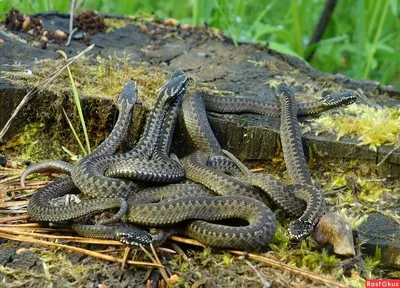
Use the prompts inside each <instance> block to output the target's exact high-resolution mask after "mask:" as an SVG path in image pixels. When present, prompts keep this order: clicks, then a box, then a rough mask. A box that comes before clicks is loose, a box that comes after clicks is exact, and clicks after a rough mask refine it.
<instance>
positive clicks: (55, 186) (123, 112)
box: [21, 81, 137, 224]
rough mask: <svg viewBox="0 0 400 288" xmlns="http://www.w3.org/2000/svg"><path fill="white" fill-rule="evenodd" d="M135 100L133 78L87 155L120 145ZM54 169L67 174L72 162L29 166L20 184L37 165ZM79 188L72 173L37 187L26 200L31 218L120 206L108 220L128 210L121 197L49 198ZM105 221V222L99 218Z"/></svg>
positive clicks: (53, 217)
mask: <svg viewBox="0 0 400 288" xmlns="http://www.w3.org/2000/svg"><path fill="white" fill-rule="evenodd" d="M136 100H137V87H136V84H135V83H134V82H132V81H131V82H128V83H126V84H125V85H124V88H123V90H122V93H121V95H120V97H119V99H118V108H119V110H120V113H119V116H118V120H117V122H116V125H115V126H114V129H113V130H112V131H111V133H110V135H109V136H108V137H107V139H106V140H105V141H103V142H102V143H101V144H100V145H99V146H98V147H97V148H96V149H95V150H94V151H93V152H92V153H91V154H89V156H87V158H86V159H90V158H95V157H97V156H98V155H101V154H112V153H113V152H114V151H115V150H116V149H117V146H118V145H119V141H120V140H119V139H121V140H122V138H123V137H124V136H125V134H126V132H127V130H128V126H129V123H130V121H131V115H132V110H133V108H134V105H135V103H136ZM49 168H50V169H55V168H59V169H61V170H62V171H64V172H65V173H66V174H71V171H72V170H73V168H74V166H73V165H71V164H68V163H66V162H62V161H45V162H42V163H39V164H38V165H36V166H35V167H29V168H28V169H27V170H25V172H24V173H23V174H22V176H21V184H22V185H21V186H23V184H24V180H25V177H26V175H28V174H30V173H32V172H33V171H37V169H49ZM78 193H80V191H79V190H78V189H77V187H76V186H75V184H74V182H73V181H72V179H71V177H65V178H63V179H60V180H57V181H55V182H53V183H50V184H48V185H46V186H45V187H43V188H41V189H39V190H38V191H36V193H35V194H34V195H33V196H32V198H31V199H30V200H29V202H28V207H27V210H28V213H29V215H30V217H31V218H32V219H33V220H37V221H49V222H62V221H67V220H70V219H74V218H77V217H80V216H84V215H87V214H90V213H93V212H98V211H102V210H105V209H110V208H117V207H119V208H120V211H119V212H118V213H117V214H116V215H115V217H112V218H111V220H109V222H113V221H115V220H116V219H117V218H120V217H122V215H123V214H124V213H125V212H126V210H127V204H126V201H125V200H124V199H123V198H120V197H114V198H108V199H100V198H96V199H88V200H85V201H82V202H80V203H73V204H71V205H68V206H53V205H50V204H49V202H50V200H51V199H54V198H57V197H62V196H64V195H66V194H78ZM101 223H103V224H105V223H107V222H104V221H102V222H101Z"/></svg>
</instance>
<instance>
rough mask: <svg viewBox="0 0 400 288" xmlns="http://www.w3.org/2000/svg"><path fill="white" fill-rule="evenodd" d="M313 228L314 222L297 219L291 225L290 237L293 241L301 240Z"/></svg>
mask: <svg viewBox="0 0 400 288" xmlns="http://www.w3.org/2000/svg"><path fill="white" fill-rule="evenodd" d="M313 230H314V223H312V222H310V221H302V220H299V219H297V220H295V221H293V222H292V223H290V225H289V229H288V232H289V238H290V240H291V241H293V242H299V241H301V240H303V239H304V238H306V237H307V236H308V235H310V234H311V232H312V231H313Z"/></svg>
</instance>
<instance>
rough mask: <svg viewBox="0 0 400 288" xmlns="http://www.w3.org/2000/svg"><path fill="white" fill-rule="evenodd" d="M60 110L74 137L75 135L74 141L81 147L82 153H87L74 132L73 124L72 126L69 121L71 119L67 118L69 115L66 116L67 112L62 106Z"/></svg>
mask: <svg viewBox="0 0 400 288" xmlns="http://www.w3.org/2000/svg"><path fill="white" fill-rule="evenodd" d="M62 111H63V113H64V116H65V118H66V119H67V121H68V125H69V127H70V128H71V131H72V133H73V134H74V137H75V139H76V142H78V145H79V147H80V148H81V150H82V152H83V154H84V155H87V152H86V150H85V147H83V144H82V142H81V140H80V139H79V137H78V134H77V133H76V131H75V128H74V126H73V125H72V123H71V120H69V117H68V115H67V113H66V112H65V110H64V108H62Z"/></svg>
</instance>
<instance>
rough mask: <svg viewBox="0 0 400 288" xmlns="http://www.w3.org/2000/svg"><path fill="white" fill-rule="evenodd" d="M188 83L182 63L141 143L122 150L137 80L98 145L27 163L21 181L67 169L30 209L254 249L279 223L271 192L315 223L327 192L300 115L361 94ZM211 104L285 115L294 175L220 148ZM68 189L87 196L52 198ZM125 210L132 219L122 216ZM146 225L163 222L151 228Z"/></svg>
mask: <svg viewBox="0 0 400 288" xmlns="http://www.w3.org/2000/svg"><path fill="white" fill-rule="evenodd" d="M187 86H188V78H187V76H186V75H185V74H184V72H183V71H180V70H178V71H176V72H174V73H173V75H172V77H171V79H170V80H169V81H168V82H167V83H166V84H165V85H164V86H163V87H161V88H160V90H159V92H158V97H157V101H156V104H155V106H154V108H153V110H152V111H151V112H150V114H149V117H148V119H147V122H146V126H145V128H144V133H143V135H142V137H141V139H140V140H139V143H138V144H137V145H136V146H135V147H134V148H133V149H132V150H131V151H128V152H125V153H122V154H115V152H116V150H117V147H118V146H119V144H120V142H121V141H122V140H123V138H124V137H125V134H126V131H127V129H128V126H129V124H130V122H131V117H132V110H133V108H134V104H135V102H136V98H137V87H136V85H135V83H134V82H128V83H127V84H125V86H124V89H123V91H122V93H121V96H120V97H119V101H118V108H119V111H120V113H119V116H118V120H117V122H116V125H115V126H114V128H113V130H112V132H111V133H110V135H109V136H108V137H107V139H105V140H104V142H103V143H102V144H100V145H99V146H98V147H97V149H95V150H94V151H93V152H92V153H91V154H89V155H88V156H86V157H85V158H83V159H82V160H81V161H80V162H78V163H77V164H76V165H71V164H69V163H66V162H62V161H57V160H54V161H45V162H42V163H39V164H36V165H32V166H31V167H28V168H27V170H26V171H25V172H24V173H23V175H22V177H21V186H23V185H24V180H25V178H26V177H27V176H28V175H29V174H31V173H35V172H38V171H41V170H46V169H51V170H57V171H60V172H63V173H65V174H67V175H68V176H67V177H65V178H62V179H61V180H57V181H55V182H53V183H51V184H49V185H47V186H46V187H44V188H42V189H40V190H38V191H37V192H36V193H35V194H34V196H33V197H32V198H31V200H30V201H29V204H28V213H29V214H30V216H31V218H32V219H34V220H37V221H45V222H63V221H67V220H70V221H71V220H72V221H73V224H72V228H73V229H74V230H75V231H76V232H77V233H78V234H80V235H83V236H86V237H97V238H107V239H118V240H120V241H121V242H123V243H126V244H131V245H138V244H150V243H152V244H154V245H160V244H161V243H163V241H165V239H166V238H167V236H168V235H170V234H175V233H182V234H185V235H187V236H189V237H192V238H194V239H197V240H198V241H200V242H202V243H204V244H206V245H210V246H214V247H221V248H235V249H255V248H258V247H261V246H263V245H265V244H267V243H268V242H270V240H271V238H272V236H273V235H274V233H275V230H276V218H275V215H274V214H273V212H272V211H271V210H270V208H269V207H268V206H267V203H269V202H270V201H271V200H272V201H273V202H275V203H276V204H277V205H278V206H279V207H281V208H282V209H283V210H284V211H285V212H287V213H288V214H289V215H290V216H293V217H296V218H297V219H296V220H294V221H293V222H291V223H290V225H289V235H290V237H291V238H292V239H293V240H300V239H303V238H304V237H306V236H307V235H309V234H310V233H312V231H313V229H314V226H315V224H316V222H317V221H318V219H319V217H320V216H321V215H322V214H323V213H324V209H325V206H324V198H323V194H322V192H321V190H320V189H319V188H318V187H316V186H315V185H314V184H313V182H312V179H311V176H310V174H309V172H308V169H307V166H306V161H305V157H304V151H303V148H302V145H301V134H300V129H299V125H298V122H297V116H298V115H299V116H309V115H315V114H319V113H321V112H323V111H326V110H329V109H332V108H336V107H339V106H343V105H348V104H351V103H353V102H354V101H355V99H356V97H355V96H354V94H352V93H350V92H344V93H339V94H330V95H328V96H326V97H324V98H323V99H321V100H318V101H315V102H311V103H296V101H295V100H294V97H293V94H292V93H291V91H290V89H289V88H288V87H286V86H284V85H281V86H279V87H278V88H277V99H278V103H267V102H264V101H260V100H257V99H253V98H248V97H229V96H212V95H207V94H204V93H195V94H193V95H188V94H185V93H186V90H187ZM180 110H182V111H183V119H184V124H185V127H186V129H187V132H188V134H189V137H190V139H191V141H192V142H193V143H194V144H195V147H196V151H194V152H193V153H192V154H189V155H187V156H185V157H183V158H181V159H178V157H177V156H175V155H173V154H169V153H170V152H169V151H170V146H171V143H172V138H173V133H174V130H175V125H176V121H177V118H178V113H179V111H180ZM206 111H213V112H218V113H256V114H262V115H267V116H270V117H280V118H281V129H280V130H281V141H282V147H283V152H284V157H285V163H286V167H287V170H288V174H289V176H290V177H291V178H292V179H293V183H292V184H291V185H284V184H283V183H281V182H280V181H278V180H277V179H275V178H274V177H273V176H271V175H267V174H263V173H261V174H254V173H252V172H250V171H249V170H248V169H247V167H246V166H245V165H244V164H243V163H241V162H240V161H239V160H238V159H237V158H236V157H235V156H234V155H232V154H231V153H229V152H228V151H224V150H222V148H221V146H220V144H219V143H218V141H217V139H216V137H215V135H214V134H213V132H212V130H211V127H210V125H209V123H208V119H207V113H206ZM152 183H158V184H160V183H163V185H162V186H159V185H158V186H154V185H152ZM171 183H172V184H171ZM146 186H147V187H148V188H143V187H146ZM70 193H73V194H80V195H82V196H83V198H84V199H83V200H82V202H80V203H67V204H66V205H61V206H54V205H52V204H50V203H51V201H52V200H53V199H55V198H57V197H62V196H64V195H67V194H70ZM110 208H118V209H119V211H118V212H117V213H116V214H115V215H114V216H112V217H111V218H109V219H105V220H102V221H100V222H98V223H96V224H95V225H89V224H88V223H83V222H79V221H77V219H78V218H79V217H81V216H85V215H89V214H91V213H94V212H100V211H103V210H106V209H110ZM122 217H123V218H122ZM121 218H122V220H123V221H124V222H125V223H116V222H118V221H119V220H120V219H121ZM232 219H241V220H242V221H241V222H239V224H237V223H236V224H234V225H233V226H232V225H229V224H228V222H227V221H231V222H232V221H233V220H232ZM221 221H223V222H221ZM242 222H243V223H245V224H242ZM146 227H147V228H153V227H157V229H156V232H148V231H147V230H146Z"/></svg>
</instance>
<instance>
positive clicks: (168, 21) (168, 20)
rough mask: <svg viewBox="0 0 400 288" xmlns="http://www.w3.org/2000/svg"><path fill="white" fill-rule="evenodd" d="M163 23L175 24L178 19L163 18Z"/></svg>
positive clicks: (177, 22)
mask: <svg viewBox="0 0 400 288" xmlns="http://www.w3.org/2000/svg"><path fill="white" fill-rule="evenodd" d="M164 24H165V25H167V26H176V25H178V24H179V21H178V20H176V19H174V18H168V19H165V21H164Z"/></svg>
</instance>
